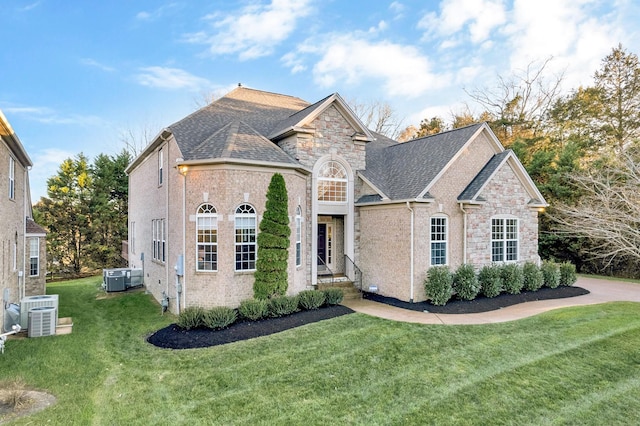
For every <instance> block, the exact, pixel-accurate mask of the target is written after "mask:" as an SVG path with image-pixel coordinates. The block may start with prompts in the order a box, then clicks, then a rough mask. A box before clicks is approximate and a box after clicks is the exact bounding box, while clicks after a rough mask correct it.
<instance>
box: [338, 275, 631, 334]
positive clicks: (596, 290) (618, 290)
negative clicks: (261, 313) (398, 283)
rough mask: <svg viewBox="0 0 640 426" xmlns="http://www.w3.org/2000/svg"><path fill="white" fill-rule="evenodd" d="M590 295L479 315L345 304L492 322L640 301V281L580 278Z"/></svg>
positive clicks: (432, 320) (446, 320)
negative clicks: (564, 309)
mask: <svg viewBox="0 0 640 426" xmlns="http://www.w3.org/2000/svg"><path fill="white" fill-rule="evenodd" d="M575 285H576V286H577V287H582V288H584V289H586V290H589V292H590V293H589V294H585V295H583V296H576V297H569V298H566V299H552V300H538V301H535V302H526V303H520V304H518V305H512V306H508V307H506V308H502V309H497V310H495V311H489V312H482V313H477V314H434V313H427V312H418V311H410V310H408V309H401V308H396V307H393V306H389V305H385V304H383V303H378V302H373V301H371V300H364V299H359V300H345V301H344V302H343V303H342V304H343V305H344V306H347V307H349V308H351V309H353V310H354V311H356V312H361V313H363V314H367V315H372V316H376V317H380V318H385V319H389V320H394V321H404V322H413V323H420V324H489V323H496V322H506V321H513V320H517V319H521V318H526V317H530V316H533V315H537V314H539V313H542V312H546V311H550V310H552V309H558V308H565V307H568V306H579V305H594V304H597V303H606V302H622V301H630V302H640V284H634V283H628V282H623V281H615V280H612V279H611V280H609V279H599V278H585V277H578V281H577V282H576V284H575Z"/></svg>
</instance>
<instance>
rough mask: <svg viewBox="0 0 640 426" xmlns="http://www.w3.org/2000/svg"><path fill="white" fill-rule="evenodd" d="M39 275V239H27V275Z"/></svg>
mask: <svg viewBox="0 0 640 426" xmlns="http://www.w3.org/2000/svg"><path fill="white" fill-rule="evenodd" d="M38 275H40V239H39V238H37V237H35V238H34V237H32V238H30V239H29V276H31V277H35V276H38Z"/></svg>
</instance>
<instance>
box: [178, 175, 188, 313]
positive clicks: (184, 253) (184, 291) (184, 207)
mask: <svg viewBox="0 0 640 426" xmlns="http://www.w3.org/2000/svg"><path fill="white" fill-rule="evenodd" d="M182 177H183V178H184V182H183V185H182V304H183V306H184V307H185V308H186V307H187V272H186V271H187V265H186V263H187V173H186V172H185V173H184V174H183V175H182ZM178 309H179V308H178Z"/></svg>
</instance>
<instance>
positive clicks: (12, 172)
mask: <svg viewBox="0 0 640 426" xmlns="http://www.w3.org/2000/svg"><path fill="white" fill-rule="evenodd" d="M15 197H16V160H14V159H13V157H11V156H9V199H10V200H13V199H14V198H15Z"/></svg>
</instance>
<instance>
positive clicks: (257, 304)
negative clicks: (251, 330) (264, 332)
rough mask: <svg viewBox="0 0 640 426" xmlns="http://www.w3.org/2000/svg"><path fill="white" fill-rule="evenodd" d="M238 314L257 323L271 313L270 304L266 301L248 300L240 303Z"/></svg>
mask: <svg viewBox="0 0 640 426" xmlns="http://www.w3.org/2000/svg"><path fill="white" fill-rule="evenodd" d="M238 312H239V313H240V316H241V317H242V318H246V319H248V320H251V321H257V320H259V319H262V318H264V317H266V316H267V314H268V313H269V302H268V301H267V300H264V299H247V300H243V301H242V302H240V307H239V308H238Z"/></svg>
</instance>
